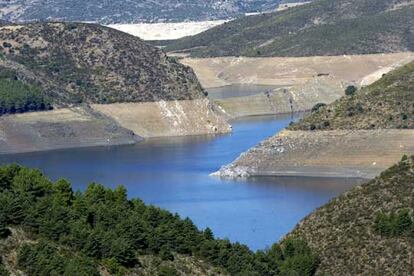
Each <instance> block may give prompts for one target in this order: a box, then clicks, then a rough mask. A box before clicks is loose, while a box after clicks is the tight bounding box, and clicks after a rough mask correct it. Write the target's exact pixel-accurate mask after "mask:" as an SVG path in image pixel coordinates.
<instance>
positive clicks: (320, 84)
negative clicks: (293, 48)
mask: <svg viewBox="0 0 414 276" xmlns="http://www.w3.org/2000/svg"><path fill="white" fill-rule="evenodd" d="M412 60H414V53H412V52H406V53H396V54H372V55H354V56H330V57H328V56H323V57H322V56H320V57H288V58H286V57H269V58H248V57H222V58H203V59H194V58H184V59H182V60H181V63H183V64H185V65H188V66H190V67H192V69H193V70H194V71H195V73H196V74H197V77H198V78H199V80H200V82H201V83H202V85H203V87H204V88H214V87H221V86H227V85H232V84H256V85H277V86H280V87H282V88H279V89H275V90H273V91H272V92H270V93H269V92H267V93H262V94H257V95H253V96H244V97H231V98H226V99H215V100H214V103H215V104H217V105H218V106H219V107H221V108H222V109H223V110H224V111H225V113H226V115H227V116H228V117H229V118H236V117H242V116H254V115H268V114H280V113H288V112H298V111H307V110H310V109H311V108H312V107H313V106H314V105H315V104H317V103H331V102H333V101H335V100H337V99H339V98H340V97H341V96H343V95H344V92H343V91H344V89H345V87H346V86H347V85H349V84H354V85H356V86H366V85H369V84H371V83H373V82H375V81H376V80H378V79H379V78H381V76H382V75H383V74H386V73H388V72H389V71H391V70H393V69H395V68H397V67H399V66H401V65H404V64H406V63H408V62H410V61H412Z"/></svg>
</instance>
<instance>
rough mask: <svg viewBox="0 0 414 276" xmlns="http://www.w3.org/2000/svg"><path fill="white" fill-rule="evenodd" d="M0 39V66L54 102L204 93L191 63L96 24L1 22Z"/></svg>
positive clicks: (181, 97) (167, 97) (194, 96)
mask: <svg viewBox="0 0 414 276" xmlns="http://www.w3.org/2000/svg"><path fill="white" fill-rule="evenodd" d="M0 41H9V42H7V44H6V45H4V44H2V46H0V57H2V59H3V61H2V64H1V66H2V67H3V68H4V69H5V70H7V69H8V70H15V71H16V74H17V75H19V79H21V80H24V82H25V83H27V84H32V85H36V86H39V88H40V89H41V90H42V93H43V94H44V95H45V96H47V97H48V98H49V99H52V100H53V104H54V105H59V106H65V105H70V104H80V103H100V104H108V103H118V102H153V101H159V100H191V99H200V98H204V97H205V96H204V94H203V89H202V87H201V85H200V83H199V82H198V80H197V77H196V76H195V74H194V72H193V71H192V69H191V68H189V67H187V66H183V65H182V64H180V63H178V62H176V61H175V60H174V59H169V58H168V57H167V56H166V55H165V54H164V53H163V52H162V51H161V50H159V49H157V48H156V47H153V46H151V45H149V44H147V43H144V42H143V41H142V40H140V39H139V38H137V37H134V36H131V35H128V34H126V33H123V32H119V31H116V30H114V29H110V28H107V27H103V26H100V25H95V24H82V23H45V22H43V23H31V24H22V25H19V27H17V28H14V29H11V28H2V29H1V30H0ZM11 42H12V43H11ZM16 89H23V88H22V87H20V86H18V87H17V88H16ZM32 90H33V89H32Z"/></svg>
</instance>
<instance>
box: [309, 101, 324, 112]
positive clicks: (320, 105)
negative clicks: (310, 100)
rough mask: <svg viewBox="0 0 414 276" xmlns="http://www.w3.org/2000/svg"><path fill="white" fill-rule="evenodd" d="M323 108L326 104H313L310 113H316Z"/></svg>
mask: <svg viewBox="0 0 414 276" xmlns="http://www.w3.org/2000/svg"><path fill="white" fill-rule="evenodd" d="M324 106H326V104H325V103H317V104H315V105H314V106H313V107H312V110H311V111H312V113H313V112H317V111H319V109H320V108H321V107H324Z"/></svg>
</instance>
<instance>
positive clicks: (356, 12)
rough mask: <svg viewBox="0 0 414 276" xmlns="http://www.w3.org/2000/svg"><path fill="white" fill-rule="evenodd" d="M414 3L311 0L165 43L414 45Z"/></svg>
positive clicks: (300, 48)
mask: <svg viewBox="0 0 414 276" xmlns="http://www.w3.org/2000/svg"><path fill="white" fill-rule="evenodd" d="M413 25H414V6H413V3H412V1H404V0H315V1H314V2H313V3H311V4H308V5H303V6H300V7H296V8H291V9H288V10H285V11H282V12H274V13H269V14H260V15H256V16H248V17H244V18H240V19H237V20H234V21H231V22H229V23H226V24H223V25H221V26H218V27H215V28H212V29H210V30H207V31H205V32H203V33H200V34H198V35H195V36H191V37H185V38H182V39H179V40H177V41H176V42H175V43H172V44H169V45H168V46H167V48H166V49H167V50H168V51H185V52H190V53H191V55H192V56H195V57H211V56H254V57H256V56H257V57H263V56H320V55H322V56H329V55H344V54H347V55H351V54H369V53H385V52H402V51H412V50H414V31H413V28H412V26H413Z"/></svg>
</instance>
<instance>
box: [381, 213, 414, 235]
mask: <svg viewBox="0 0 414 276" xmlns="http://www.w3.org/2000/svg"><path fill="white" fill-rule="evenodd" d="M413 226H414V221H413V219H412V218H411V216H410V213H409V211H408V210H406V209H403V210H400V211H398V213H395V212H391V213H390V214H385V213H383V212H380V213H378V214H377V215H376V217H375V221H374V229H375V230H376V231H377V232H378V233H379V234H381V235H383V236H401V235H403V234H405V233H408V232H409V231H410V230H411V229H412V227H413Z"/></svg>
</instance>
